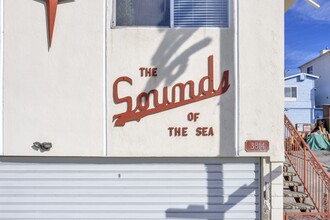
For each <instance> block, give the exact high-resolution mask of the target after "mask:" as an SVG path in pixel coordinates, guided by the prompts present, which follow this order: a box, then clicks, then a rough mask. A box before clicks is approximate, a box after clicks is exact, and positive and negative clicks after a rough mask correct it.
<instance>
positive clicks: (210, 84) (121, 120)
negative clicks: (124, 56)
mask: <svg viewBox="0 0 330 220" xmlns="http://www.w3.org/2000/svg"><path fill="white" fill-rule="evenodd" d="M206 82H207V88H205V83H206ZM122 83H128V84H130V85H133V80H132V79H131V78H130V77H127V76H123V77H119V78H118V79H117V80H116V81H115V82H114V84H113V99H114V102H115V103H116V104H121V103H126V105H127V110H126V111H125V112H122V113H120V114H116V115H114V116H113V120H114V121H115V126H124V125H125V124H126V122H129V121H140V120H141V119H142V118H143V117H146V116H148V115H151V114H156V113H159V112H163V111H167V110H170V109H174V108H178V107H181V106H183V105H188V104H191V103H195V102H199V101H202V100H205V99H209V98H211V97H215V96H219V95H221V94H223V93H225V92H227V90H228V89H229V87H230V84H229V71H228V70H226V71H224V72H223V74H222V78H221V81H220V84H219V86H218V87H217V88H215V86H214V70H213V56H209V57H208V75H207V76H204V77H202V78H201V79H200V80H199V87H198V92H197V94H195V82H194V81H192V80H189V81H187V82H186V83H177V84H175V85H173V87H172V88H169V87H167V86H165V87H164V88H163V98H162V103H160V102H159V91H158V90H157V89H152V90H150V91H149V92H142V93H140V94H139V95H138V96H137V97H136V106H135V107H134V108H133V98H132V97H131V96H125V97H120V96H119V94H118V87H119V86H120V84H122ZM188 87H189V90H188V92H189V94H187V95H189V98H186V99H185V97H186V92H187V91H186V88H188ZM169 90H171V91H172V97H169ZM151 96H152V97H153V106H150V98H151Z"/></svg>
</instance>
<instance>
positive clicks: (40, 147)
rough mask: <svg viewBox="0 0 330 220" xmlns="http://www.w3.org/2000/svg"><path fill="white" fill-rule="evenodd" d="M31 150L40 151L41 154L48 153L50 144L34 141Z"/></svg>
mask: <svg viewBox="0 0 330 220" xmlns="http://www.w3.org/2000/svg"><path fill="white" fill-rule="evenodd" d="M32 148H33V149H35V150H40V151H41V152H43V151H49V150H50V149H51V148H52V143H50V142H43V143H40V142H38V141H36V142H34V143H33V145H32Z"/></svg>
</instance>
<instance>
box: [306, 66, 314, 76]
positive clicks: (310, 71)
mask: <svg viewBox="0 0 330 220" xmlns="http://www.w3.org/2000/svg"><path fill="white" fill-rule="evenodd" d="M307 73H308V74H313V66H310V67H307Z"/></svg>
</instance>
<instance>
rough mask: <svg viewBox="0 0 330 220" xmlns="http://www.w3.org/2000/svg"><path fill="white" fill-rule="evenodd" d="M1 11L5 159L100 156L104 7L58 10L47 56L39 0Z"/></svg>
mask: <svg viewBox="0 0 330 220" xmlns="http://www.w3.org/2000/svg"><path fill="white" fill-rule="evenodd" d="M4 11H5V13H4V45H5V46H4V61H3V62H4V76H3V80H4V87H3V88H4V100H3V106H4V112H3V117H4V127H3V133H4V140H3V145H4V154H5V155H38V156H39V155H40V156H41V155H43V156H70V155H71V156H100V155H103V151H104V150H103V149H104V147H103V142H104V135H103V127H104V126H103V124H104V117H103V115H104V114H103V109H104V106H103V103H104V101H103V99H104V95H103V93H104V92H103V83H104V77H103V75H104V74H103V72H104V71H103V66H104V61H103V56H104V55H103V54H104V52H103V51H104V37H103V36H104V34H103V32H104V31H103V30H104V15H103V11H104V1H103V0H93V1H90V0H79V1H74V2H66V3H62V4H59V5H58V9H57V17H56V22H55V29H54V36H53V43H52V47H51V48H50V49H48V41H47V25H46V21H47V19H46V8H45V3H44V2H43V1H26V0H15V1H12V0H4ZM35 141H39V142H51V143H52V144H53V148H52V149H51V150H50V151H47V152H43V153H41V152H40V151H36V150H34V149H32V148H31V146H32V144H33V142H35Z"/></svg>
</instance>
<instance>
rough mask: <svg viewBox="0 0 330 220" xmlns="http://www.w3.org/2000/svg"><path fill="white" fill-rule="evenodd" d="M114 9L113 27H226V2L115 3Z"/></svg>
mask: <svg viewBox="0 0 330 220" xmlns="http://www.w3.org/2000/svg"><path fill="white" fill-rule="evenodd" d="M115 9H116V13H115V14H116V16H115V19H114V22H113V23H114V25H115V26H165V27H228V26H229V19H228V17H229V15H228V13H229V12H228V11H229V0H116V1H115ZM171 15H172V16H171ZM171 19H172V20H171Z"/></svg>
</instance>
